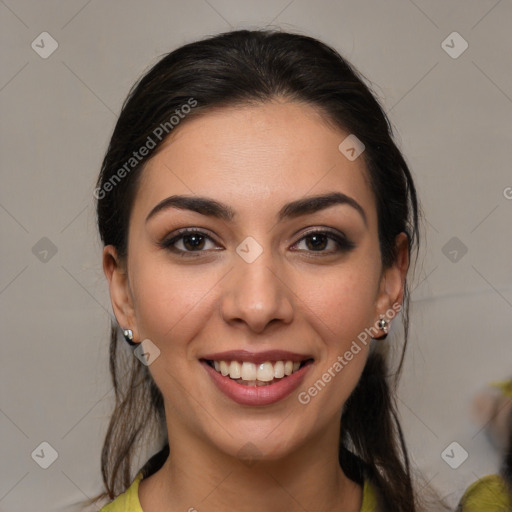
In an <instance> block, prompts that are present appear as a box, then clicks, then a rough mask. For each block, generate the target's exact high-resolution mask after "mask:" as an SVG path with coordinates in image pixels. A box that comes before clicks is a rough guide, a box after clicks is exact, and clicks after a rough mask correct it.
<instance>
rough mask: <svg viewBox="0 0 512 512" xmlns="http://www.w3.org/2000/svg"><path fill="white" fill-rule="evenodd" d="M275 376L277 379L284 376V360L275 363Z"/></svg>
mask: <svg viewBox="0 0 512 512" xmlns="http://www.w3.org/2000/svg"><path fill="white" fill-rule="evenodd" d="M274 377H275V378H276V379H282V378H283V377H284V363H283V361H277V363H276V364H275V365H274Z"/></svg>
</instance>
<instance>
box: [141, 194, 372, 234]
mask: <svg viewBox="0 0 512 512" xmlns="http://www.w3.org/2000/svg"><path fill="white" fill-rule="evenodd" d="M337 204H342V205H348V206H351V207H352V208H354V209H355V210H356V211H357V212H358V213H359V214H360V215H361V217H362V218H363V221H364V223H365V225H366V226H368V220H367V217H366V213H365V211H364V209H363V207H362V206H361V205H360V204H359V203H358V202H357V201H356V200H355V199H353V198H352V197H350V196H347V195H345V194H343V193H341V192H332V193H329V194H323V195H317V196H309V197H305V198H301V199H297V200H296V201H292V202H291V203H287V204H285V205H284V206H283V207H282V208H281V210H279V212H278V214H277V219H278V222H282V221H284V220H287V219H293V218H296V217H300V216H301V215H306V214H310V213H315V212H318V211H320V210H324V209H326V208H329V207H330V206H334V205H337ZM170 208H178V209H180V210H191V211H193V212H196V213H200V214H201V215H206V216H209V217H215V218H218V219H221V220H225V221H232V220H233V219H234V218H235V217H236V213H235V211H234V210H233V209H232V208H231V207H229V206H228V205H226V204H223V203H221V202H219V201H216V200H214V199H210V198H208V197H201V196H183V195H174V196H170V197H167V198H166V199H164V200H163V201H160V202H159V203H158V204H157V205H156V206H155V207H154V208H153V209H152V210H151V211H150V212H149V214H148V216H147V217H146V222H148V221H149V219H151V218H152V217H154V216H155V215H156V214H157V213H159V212H162V211H164V210H168V209H170Z"/></svg>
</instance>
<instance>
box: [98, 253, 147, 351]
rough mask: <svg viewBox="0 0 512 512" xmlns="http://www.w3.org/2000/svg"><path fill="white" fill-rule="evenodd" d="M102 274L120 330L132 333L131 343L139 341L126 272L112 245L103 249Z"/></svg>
mask: <svg viewBox="0 0 512 512" xmlns="http://www.w3.org/2000/svg"><path fill="white" fill-rule="evenodd" d="M103 272H104V273H105V276H106V278H107V280H108V285H109V289H110V302H111V303H112V309H113V310H114V315H115V316H116V319H117V322H118V323H119V325H120V326H121V328H122V329H131V330H132V331H133V341H138V340H140V337H139V332H138V329H137V321H136V317H135V309H134V307H133V297H132V294H131V290H130V283H129V281H128V272H127V270H126V267H125V265H124V263H123V262H121V260H120V258H119V257H118V254H117V250H116V248H115V247H114V246H113V245H107V246H105V248H104V249H103Z"/></svg>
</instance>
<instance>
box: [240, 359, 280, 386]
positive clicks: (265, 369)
mask: <svg viewBox="0 0 512 512" xmlns="http://www.w3.org/2000/svg"><path fill="white" fill-rule="evenodd" d="M244 364H245V363H244ZM256 378H257V379H258V380H261V381H262V382H270V381H271V380H274V367H273V366H272V363H269V362H266V363H261V364H260V365H258V371H257V372H256Z"/></svg>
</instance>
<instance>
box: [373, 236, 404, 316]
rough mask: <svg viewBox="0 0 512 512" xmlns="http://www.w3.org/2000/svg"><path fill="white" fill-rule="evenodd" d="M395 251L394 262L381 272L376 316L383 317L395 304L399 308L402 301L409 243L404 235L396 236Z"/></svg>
mask: <svg viewBox="0 0 512 512" xmlns="http://www.w3.org/2000/svg"><path fill="white" fill-rule="evenodd" d="M395 250H396V258H395V261H394V262H393V264H392V265H391V266H390V267H389V268H386V269H384V270H383V272H382V277H381V281H380V288H379V296H378V298H377V301H376V303H375V305H376V309H377V315H385V314H386V311H388V310H389V309H390V308H393V306H395V308H396V304H399V305H400V306H401V305H402V302H403V299H404V291H405V279H406V276H407V270H408V269H409V243H408V238H407V235H406V234H405V233H400V234H399V235H397V236H396V238H395Z"/></svg>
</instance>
